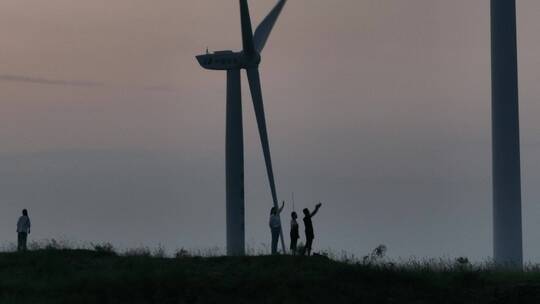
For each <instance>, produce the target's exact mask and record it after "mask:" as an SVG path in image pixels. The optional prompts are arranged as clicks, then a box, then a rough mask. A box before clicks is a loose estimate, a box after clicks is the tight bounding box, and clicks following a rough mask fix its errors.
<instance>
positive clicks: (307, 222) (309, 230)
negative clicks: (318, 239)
mask: <svg viewBox="0 0 540 304" xmlns="http://www.w3.org/2000/svg"><path fill="white" fill-rule="evenodd" d="M321 206H322V203H321V202H319V203H318V204H317V205H315V210H313V212H309V209H308V208H304V210H303V211H304V228H305V231H306V247H305V248H304V250H305V252H306V253H307V255H308V256H309V255H310V254H311V246H312V245H313V239H314V238H315V233H314V232H313V222H312V221H311V218H312V217H313V216H314V215H315V214H317V212H318V211H319V209H320V208H321Z"/></svg>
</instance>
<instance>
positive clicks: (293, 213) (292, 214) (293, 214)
mask: <svg viewBox="0 0 540 304" xmlns="http://www.w3.org/2000/svg"><path fill="white" fill-rule="evenodd" d="M291 217H292V218H293V219H297V218H298V215H296V212H294V211H293V212H292V213H291Z"/></svg>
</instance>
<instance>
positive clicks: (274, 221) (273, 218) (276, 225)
mask: <svg viewBox="0 0 540 304" xmlns="http://www.w3.org/2000/svg"><path fill="white" fill-rule="evenodd" d="M283 207H285V201H283V202H282V203H281V208H279V209H277V208H276V207H272V209H270V222H269V226H270V231H271V232H272V254H277V246H278V240H279V235H280V234H281V220H280V218H279V214H280V213H281V211H283Z"/></svg>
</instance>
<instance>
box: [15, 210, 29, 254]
mask: <svg viewBox="0 0 540 304" xmlns="http://www.w3.org/2000/svg"><path fill="white" fill-rule="evenodd" d="M29 234H30V218H29V217H28V210H26V209H23V211H22V215H21V217H19V220H18V221H17V251H25V250H26V239H27V238H28V235H29Z"/></svg>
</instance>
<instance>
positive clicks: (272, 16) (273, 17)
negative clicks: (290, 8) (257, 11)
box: [253, 0, 287, 53]
mask: <svg viewBox="0 0 540 304" xmlns="http://www.w3.org/2000/svg"><path fill="white" fill-rule="evenodd" d="M285 2H287V0H279V2H278V3H277V4H276V6H275V7H274V8H273V9H272V10H271V11H270V13H269V14H268V16H266V18H264V20H263V21H262V22H261V24H260V25H259V26H258V27H257V29H256V30H255V35H254V37H253V40H254V43H255V49H256V50H257V52H259V53H260V52H262V50H263V49H264V46H265V44H266V41H267V40H268V37H269V36H270V33H271V32H272V28H273V27H274V24H276V21H277V19H278V17H279V14H280V13H281V10H283V6H285Z"/></svg>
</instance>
